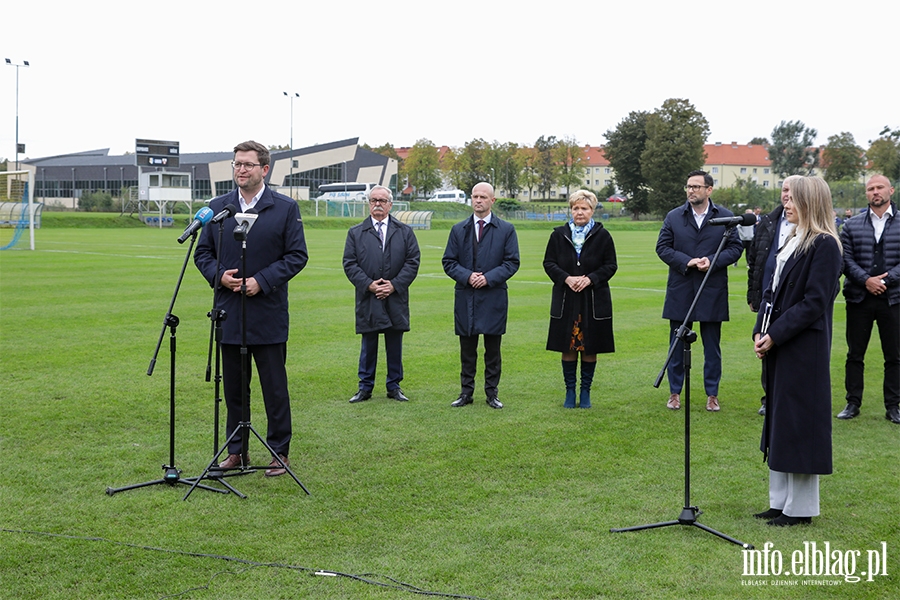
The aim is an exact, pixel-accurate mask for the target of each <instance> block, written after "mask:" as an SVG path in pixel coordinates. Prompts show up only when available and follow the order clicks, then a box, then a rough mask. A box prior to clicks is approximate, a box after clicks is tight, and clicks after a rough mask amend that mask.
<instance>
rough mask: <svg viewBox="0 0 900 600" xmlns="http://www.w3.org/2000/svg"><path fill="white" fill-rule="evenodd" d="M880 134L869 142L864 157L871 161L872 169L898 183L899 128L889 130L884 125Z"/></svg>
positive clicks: (899, 182) (899, 176)
mask: <svg viewBox="0 0 900 600" xmlns="http://www.w3.org/2000/svg"><path fill="white" fill-rule="evenodd" d="M880 135H881V137H879V138H878V139H877V140H875V141H874V142H870V143H869V150H868V152H866V157H867V158H868V159H869V160H870V161H871V163H872V169H873V170H875V171H878V172H879V173H881V174H883V175H884V176H885V177H887V178H888V179H890V180H891V181H892V182H894V183H897V184H900V128H898V129H896V130H891V129H890V127H885V128H884V129H883V130H882V131H881V134H880Z"/></svg>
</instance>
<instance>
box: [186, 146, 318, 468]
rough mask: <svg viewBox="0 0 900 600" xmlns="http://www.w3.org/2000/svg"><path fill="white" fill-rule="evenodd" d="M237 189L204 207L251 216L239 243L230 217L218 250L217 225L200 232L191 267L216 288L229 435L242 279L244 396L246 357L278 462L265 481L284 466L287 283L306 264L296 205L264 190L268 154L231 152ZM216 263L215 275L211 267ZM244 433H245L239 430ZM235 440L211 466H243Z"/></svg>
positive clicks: (237, 374) (236, 411)
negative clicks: (253, 368)
mask: <svg viewBox="0 0 900 600" xmlns="http://www.w3.org/2000/svg"><path fill="white" fill-rule="evenodd" d="M232 167H233V173H234V182H235V184H237V188H235V189H233V190H232V191H230V192H228V193H227V194H225V195H223V196H219V197H218V198H214V199H213V200H211V201H210V203H209V207H210V208H211V209H212V210H213V212H214V213H216V214H218V213H220V212H221V211H223V210H225V208H226V207H227V206H229V205H231V206H232V207H233V208H235V209H236V210H237V212H243V213H246V212H253V213H256V214H257V215H258V216H257V218H256V221H255V223H254V225H253V227H252V229H251V231H250V232H249V234H248V235H246V237H245V238H244V239H242V240H241V241H238V239H237V237H239V236H235V235H232V231H233V230H234V228H235V226H236V225H237V221H236V219H235V218H234V217H229V218H227V219H226V220H225V221H224V222H223V224H222V227H223V229H224V231H223V235H222V236H221V237H222V239H221V246H220V245H219V243H220V240H219V235H218V229H219V228H218V227H217V226H215V225H210V226H209V227H204V228H203V230H202V232H201V234H200V241H199V242H198V244H197V250H196V251H195V252H194V263H195V264H196V265H197V268H198V269H199V270H200V272H201V273H202V274H203V276H204V277H205V278H206V280H207V281H208V282H209V283H210V285H211V286H213V287H214V288H215V290H216V292H215V293H216V307H217V308H218V309H223V310H224V311H225V315H226V318H225V319H224V320H223V321H222V344H221V348H222V376H223V383H224V391H225V404H226V406H227V408H228V418H227V422H226V432H227V435H228V436H229V437H230V436H231V434H232V433H233V432H234V430H235V429H237V427H238V425H239V424H240V422H241V421H242V393H241V392H242V390H241V380H242V378H241V346H242V344H243V336H242V330H243V328H244V324H243V323H242V310H241V287H242V283H243V281H244V276H245V275H246V297H245V301H244V302H245V304H244V308H245V311H244V312H246V319H247V321H246V344H247V354H246V361H247V363H246V369H247V390H246V392H247V394H248V396H249V393H250V390H249V383H250V373H251V369H250V358H251V357H253V360H254V362H255V363H256V371H257V373H258V374H259V383H260V387H261V388H262V395H263V403H264V404H265V408H266V417H267V422H268V430H267V434H266V443H268V444H269V446H270V447H271V448H272V450H273V451H274V452H275V453H276V454H278V456H279V457H280V459H281V463H279V461H278V460H276V459H275V457H273V458H272V462H271V464H270V465H269V468H268V469H267V470H266V476H267V477H275V476H278V475H284V474H285V473H286V470H285V469H284V468H283V467H282V463H283V464H284V465H287V466H290V463H289V461H288V453H289V451H290V443H291V433H292V429H291V407H290V396H289V394H288V381H287V370H286V368H285V361H286V359H287V339H288V325H289V315H288V282H289V281H290V280H291V278H293V277H294V276H295V275H296V274H297V273H299V272H300V271H301V270H302V269H303V267H305V266H306V262H307V260H308V254H307V251H306V238H305V237H304V234H303V221H302V220H301V218H300V209H299V208H298V206H297V203H296V202H295V201H294V200H292V199H291V198H288V197H287V196H283V195H281V194H278V193H276V192H274V191H272V190H271V189H269V187H268V186H267V185H266V183H265V177H266V175H267V174H268V173H269V150H268V149H267V148H266V147H265V146H263V145H262V144H259V143H257V142H253V141H248V142H243V143H240V144H238V145H237V146H235V147H234V161H233V162H232ZM244 241H246V252H245V259H246V268H247V270H246V273H242V272H241V268H242V264H241V262H242V261H241V256H242V244H243V243H244ZM217 264H218V267H219V269H218V272H217V271H216V265H217ZM243 434H244V435H246V434H247V431H246V430H245V431H244V432H243ZM242 448H243V440H242V436H237V437H236V438H235V439H234V440H231V442H230V443H229V444H228V457H227V458H226V459H225V460H224V461H223V462H221V463H220V464H219V467H221V468H223V469H236V468H241V467H247V466H249V465H250V458H249V456H247V455H242Z"/></svg>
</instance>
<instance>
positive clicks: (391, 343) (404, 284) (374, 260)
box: [344, 186, 419, 403]
mask: <svg viewBox="0 0 900 600" xmlns="http://www.w3.org/2000/svg"><path fill="white" fill-rule="evenodd" d="M392 205H393V194H391V191H390V190H389V189H387V188H386V187H383V186H375V187H374V188H372V191H371V192H370V193H369V218H367V219H366V220H365V221H363V222H362V223H360V224H359V225H355V226H353V227H351V228H350V230H349V231H348V232H347V241H346V243H345V244H344V273H346V275H347V279H349V280H350V283H352V284H353V286H354V287H355V288H356V333H359V334H361V335H362V346H361V348H360V352H359V388H358V390H357V392H356V394H354V395H353V397H352V398H350V402H351V403H356V402H363V401H365V400H368V399H369V398H371V397H372V390H373V388H374V387H375V369H376V366H377V364H378V336H379V335H383V336H384V346H385V352H386V353H387V384H386V387H387V397H388V398H393V399H394V400H398V401H400V402H406V401H407V400H409V398H407V397H406V395H405V394H404V393H403V390H401V389H400V382H401V381H403V333H404V332H405V331H409V286H410V285H412V282H413V280H414V279H415V278H416V275H417V274H418V272H419V244H418V242H417V241H416V235H415V233H413V230H412V228H410V227H409V225H406V224H405V223H402V222H400V221H399V220H398V219H395V218H394V217H392V216H390V211H391V206H392Z"/></svg>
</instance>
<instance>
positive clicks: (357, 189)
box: [316, 182, 375, 202]
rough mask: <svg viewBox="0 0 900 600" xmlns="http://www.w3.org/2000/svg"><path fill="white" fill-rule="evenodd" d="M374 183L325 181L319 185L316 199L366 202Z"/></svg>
mask: <svg viewBox="0 0 900 600" xmlns="http://www.w3.org/2000/svg"><path fill="white" fill-rule="evenodd" d="M373 187H375V184H374V183H356V182H346V183H326V184H324V185H320V186H319V191H318V194H319V195H318V196H317V197H316V199H318V200H328V201H331V202H335V201H337V202H368V201H369V192H371V191H372V188H373Z"/></svg>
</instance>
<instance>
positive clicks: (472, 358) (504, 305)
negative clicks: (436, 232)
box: [442, 182, 519, 409]
mask: <svg viewBox="0 0 900 600" xmlns="http://www.w3.org/2000/svg"><path fill="white" fill-rule="evenodd" d="M493 205H494V188H493V186H492V185H491V184H489V183H486V182H481V183H479V184H476V185H475V187H474V188H472V210H473V213H474V214H473V215H472V216H471V217H469V218H466V219H465V220H464V221H461V222H459V223H457V224H456V225H454V226H453V228H452V229H451V230H450V238H449V239H448V240H447V247H446V249H445V250H444V257H443V259H442V263H443V266H444V273H446V274H447V275H448V276H449V277H450V278H451V279H453V280H454V281H455V282H456V285H455V286H454V303H453V317H454V318H453V321H454V325H455V329H456V335H457V336H458V337H459V357H460V363H461V369H460V377H459V378H460V388H461V390H460V394H459V398H457V399H456V400H455V401H454V402H453V403H452V404H451V405H450V406H454V407H457V408H458V407H461V406H466V405H468V404H472V396H473V395H474V394H475V372H476V370H477V366H478V364H477V363H478V336H479V335H481V336H483V337H484V393H485V395H486V396H487V404H488V406H490V407H491V408H496V409H499V408H503V404H502V403H501V402H500V398H499V397H498V391H497V387H498V386H499V384H500V367H501V362H500V341H501V339H502V337H503V334H504V333H506V315H507V311H508V308H509V299H508V297H507V292H506V288H507V284H506V282H507V280H509V278H510V277H512V276H513V275H515V273H516V271H518V270H519V240H518V237H517V236H516V229H515V227H513V225H512V223H509V222H507V221H504V220H503V219H501V218H500V217H498V216H497V215H495V214H493V213H492V212H491V207H492V206H493Z"/></svg>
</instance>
